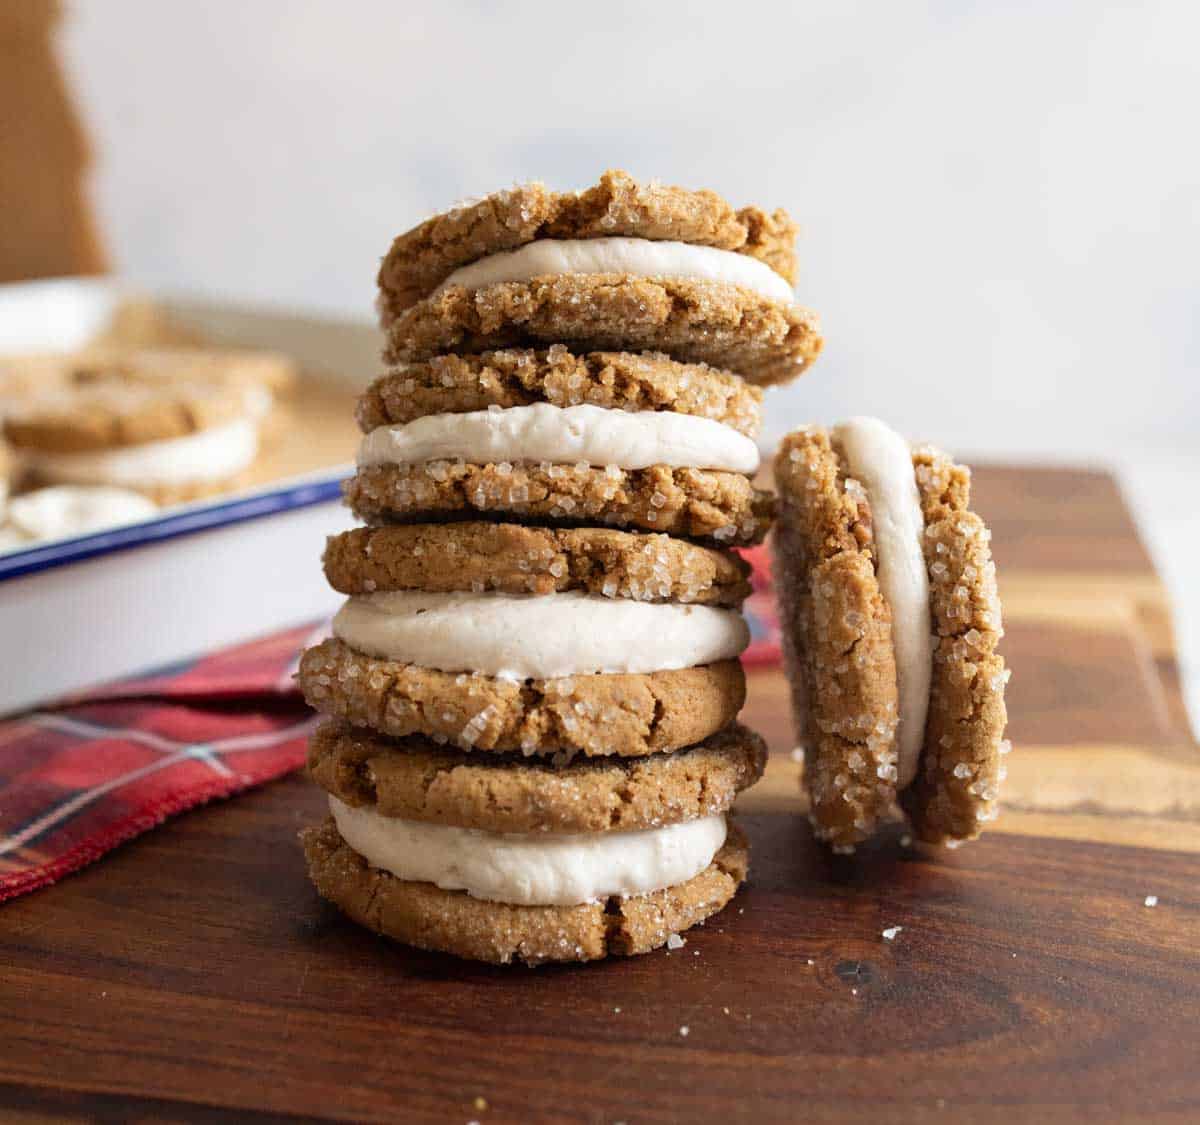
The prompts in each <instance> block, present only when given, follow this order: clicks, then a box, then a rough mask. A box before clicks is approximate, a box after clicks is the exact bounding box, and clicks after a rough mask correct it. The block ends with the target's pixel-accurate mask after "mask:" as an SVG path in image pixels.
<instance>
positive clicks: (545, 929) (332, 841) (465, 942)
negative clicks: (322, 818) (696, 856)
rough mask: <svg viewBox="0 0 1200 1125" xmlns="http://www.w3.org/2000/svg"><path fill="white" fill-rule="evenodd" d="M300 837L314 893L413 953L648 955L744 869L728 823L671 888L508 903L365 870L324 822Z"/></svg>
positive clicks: (694, 920) (528, 957) (741, 842)
mask: <svg viewBox="0 0 1200 1125" xmlns="http://www.w3.org/2000/svg"><path fill="white" fill-rule="evenodd" d="M301 838H302V840H303V844H304V851H305V854H306V856H307V858H308V870H309V875H310V877H311V878H312V881H313V883H314V884H315V885H316V887H317V890H318V891H319V892H320V893H321V894H322V895H323V896H324V897H325V898H327V899H328V900H329V901H330V902H332V903H334V904H335V905H336V906H338V907H339V908H340V909H341V910H343V911H344V912H345V913H346V914H347V915H348V916H349V917H350V918H352V919H353V920H354V921H356V922H358V923H359V924H360V925H362V926H366V927H367V928H368V929H370V930H374V931H375V932H376V933H379V934H383V935H385V936H387V937H391V938H394V939H396V940H397V941H402V942H404V943H406V944H408V945H414V946H417V947H418V948H420V949H426V950H432V951H439V952H445V953H451V954H454V955H455V956H457V957H465V958H469V959H471V960H475V961H490V962H492V963H495V964H509V963H510V962H513V961H521V962H524V963H525V964H527V965H531V966H533V965H540V964H543V963H545V962H548V961H595V960H599V959H600V958H603V957H607V956H632V955H634V954H639V953H648V952H650V951H651V950H653V949H657V948H659V947H660V946H662V945H664V944H666V942H667V939H668V938H669V937H670V936H671V935H672V934H677V933H679V932H680V931H682V930H686V929H689V928H690V927H692V926H695V925H697V924H699V923H700V922H703V921H704V920H705V919H706V918H710V917H712V915H714V914H716V913H718V912H719V911H721V910H722V909H724V907H725V906H726V904H727V903H728V902H729V900H730V899H731V898H733V896H734V895H735V894H736V893H737V889H738V887H739V886H740V885H741V884H742V883H743V882H744V881H745V879H746V875H747V872H748V868H749V848H748V846H747V844H746V840H745V837H744V836H743V835H742V834H741V832H740V831H739V830H738V829H737V826H736V825H732V824H731V825H730V826H729V830H728V835H727V836H726V839H725V842H724V844H722V846H721V848H720V849H719V850H718V851H717V853H716V855H714V856H713V859H712V861H711V862H710V863H709V864H708V866H707V867H705V868H704V869H703V870H702V871H701V872H699V873H698V874H696V875H694V876H692V877H691V878H690V879H687V880H685V881H684V882H682V883H680V884H678V885H676V886H672V887H667V888H664V889H662V890H657V891H650V892H645V893H642V894H638V895H629V896H622V895H612V896H608V897H606V898H605V899H604V900H602V901H595V902H584V903H580V904H578V905H571V906H559V905H551V906H537V905H509V904H506V903H500V902H492V901H486V900H482V899H478V898H473V897H472V896H471V895H469V894H466V893H465V892H463V891H455V890H443V889H441V888H439V887H437V886H435V885H434V884H433V883H429V882H414V881H409V880H404V879H398V878H396V877H395V876H394V875H391V874H389V873H388V872H386V871H382V870H379V869H378V868H374V867H371V866H370V865H369V864H368V863H367V862H366V860H364V859H363V857H362V856H361V855H359V854H358V853H357V852H355V851H354V849H353V848H351V847H350V846H349V845H348V844H347V843H346V842H345V841H344V840H343V839H342V837H341V836H340V834H339V833H338V829H337V826H336V824H335V823H334V822H333V820H332V819H330V820H327V821H326V822H325V823H324V824H323V825H321V826H320V827H317V828H310V829H308V830H306V831H305V832H304V833H302V837H301Z"/></svg>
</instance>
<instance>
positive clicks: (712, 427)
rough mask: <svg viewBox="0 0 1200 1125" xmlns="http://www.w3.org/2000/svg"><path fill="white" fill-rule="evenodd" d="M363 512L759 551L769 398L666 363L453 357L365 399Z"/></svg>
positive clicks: (561, 355) (540, 355) (767, 513)
mask: <svg viewBox="0 0 1200 1125" xmlns="http://www.w3.org/2000/svg"><path fill="white" fill-rule="evenodd" d="M358 417H359V422H360V425H361V427H362V428H363V430H364V436H363V439H362V443H361V446H360V449H359V455H358V471H357V473H356V475H355V476H354V477H353V478H352V479H351V480H350V481H349V482H348V485H347V497H348V499H349V501H350V504H351V506H352V507H353V508H354V510H355V512H356V513H357V514H358V515H360V516H361V517H363V518H364V519H366V520H368V521H370V522H372V523H384V522H411V521H416V520H429V519H438V520H472V519H479V518H480V517H484V518H492V519H495V518H502V519H517V520H530V521H537V522H544V523H553V524H557V525H561V526H572V525H574V526H578V525H582V524H591V525H596V524H605V525H609V526H614V527H624V528H632V529H637V530H645V531H659V532H666V533H668V534H670V535H675V536H680V537H684V538H690V539H697V540H702V541H707V542H710V543H716V544H724V545H727V546H732V545H740V544H748V543H754V542H757V541H759V540H760V539H761V538H762V536H763V535H764V534H765V532H766V528H767V526H768V525H769V522H770V519H771V516H772V513H773V507H772V500H771V497H770V495H769V494H768V493H765V492H763V491H761V490H760V489H757V488H755V487H754V485H753V483H752V480H751V478H752V476H753V474H754V473H755V471H756V470H757V468H758V464H759V451H758V447H757V445H756V444H755V442H754V440H753V437H752V435H753V434H754V432H756V430H757V426H758V394H757V392H755V391H753V390H751V389H750V388H749V387H747V385H746V384H745V383H744V382H743V381H742V380H740V379H739V378H738V377H737V376H735V375H732V374H731V373H729V372H725V371H718V370H714V369H712V368H707V367H701V366H700V365H696V364H682V363H677V362H675V361H674V360H671V359H668V358H667V357H665V356H660V355H646V356H634V355H629V354H626V353H583V354H580V353H575V352H571V351H569V350H568V349H566V348H564V347H555V348H551V349H548V350H547V351H544V352H539V351H536V350H528V349H526V350H508V351H499V352H489V353H486V354H484V355H482V356H477V357H476V356H440V357H437V358H436V359H433V360H430V361H429V362H427V363H414V364H409V365H406V366H405V367H403V368H401V369H399V370H397V371H395V372H392V373H390V374H388V375H387V376H385V377H384V378H382V379H381V380H378V381H377V382H376V383H375V384H374V385H373V386H372V388H371V389H370V390H369V391H368V392H367V393H366V395H364V396H363V399H362V402H361V404H360V407H359V411H358Z"/></svg>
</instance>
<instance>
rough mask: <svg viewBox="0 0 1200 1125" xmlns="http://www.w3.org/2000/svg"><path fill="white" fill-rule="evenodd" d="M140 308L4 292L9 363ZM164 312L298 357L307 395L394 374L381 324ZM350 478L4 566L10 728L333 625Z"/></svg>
mask: <svg viewBox="0 0 1200 1125" xmlns="http://www.w3.org/2000/svg"><path fill="white" fill-rule="evenodd" d="M126 295H128V289H127V287H125V286H124V285H122V284H121V283H120V282H116V281H112V280H108V279H62V280H54V281H46V282H32V283H28V284H19V285H3V286H0V353H13V352H29V351H39V350H60V349H61V350H69V349H72V348H75V347H79V346H81V345H83V344H84V343H86V342H87V340H88V339H90V338H91V337H92V336H93V335H94V334H95V333H96V331H97V330H99V329H100V328H101V327H102V326H103V325H104V324H105V323H106V322H107V321H108V320H109V318H110V317H111V315H112V313H113V311H114V309H115V308H116V307H117V305H118V303H119V302H120V301H121V300H122V298H123V297H125V296H126ZM154 300H155V304H156V305H161V306H162V307H163V309H164V310H165V311H166V312H167V313H168V314H169V315H170V317H171V320H172V322H174V323H177V324H179V325H183V326H186V327H188V328H189V329H192V330H195V331H197V332H199V333H200V334H202V335H203V336H204V337H205V339H206V340H211V341H212V342H213V343H223V344H227V345H230V346H236V345H242V346H251V347H263V348H272V349H278V350H280V351H284V352H287V353H288V354H290V355H291V356H293V357H294V358H295V359H296V360H297V361H298V362H299V365H300V372H301V379H306V378H308V379H316V378H320V379H324V380H327V381H329V380H341V381H343V382H348V383H350V384H352V385H353V386H354V387H355V388H357V387H361V386H364V385H365V384H366V382H367V381H368V379H369V378H370V377H371V376H372V374H373V373H374V372H375V370H376V368H377V366H378V355H379V338H378V334H377V330H376V329H375V328H374V327H373V326H372V325H371V324H370V323H369V322H365V321H364V322H361V323H353V322H345V321H334V320H329V319H322V318H314V317H308V316H299V315H290V314H286V313H280V312H264V311H256V310H253V309H246V308H244V307H232V306H227V305H222V304H220V303H217V302H207V301H195V300H179V299H172V298H162V299H161V300H160V299H159V298H157V297H156V298H154ZM347 452H350V451H347ZM349 472H350V466H349V465H348V464H346V463H345V462H342V463H339V464H334V465H330V466H329V467H328V468H325V469H321V470H319V471H317V472H310V473H307V474H305V475H303V476H299V477H292V478H290V479H286V480H281V481H279V482H278V483H274V484H269V485H265V486H260V487H257V488H255V489H253V490H249V491H246V492H243V493H238V494H233V495H229V496H222V497H220V498H219V499H217V500H214V501H211V502H202V503H196V504H189V505H186V506H183V507H177V508H172V509H168V510H164V511H163V512H162V513H161V514H159V515H157V516H156V517H155V518H153V519H149V520H146V521H144V522H141V523H137V524H131V525H128V526H125V527H120V528H116V529H113V530H110V531H105V532H100V533H97V534H91V535H86V536H80V537H77V538H73V539H63V540H58V541H55V542H50V543H38V544H33V545H31V546H30V547H28V548H23V549H21V550H17V551H9V552H5V553H0V713H6V712H11V711H14V710H18V709H20V708H23V707H27V706H30V705H32V704H35V703H40V702H43V701H46V700H51V699H54V698H56V697H59V696H61V695H63V694H65V693H67V692H73V691H76V690H78V689H80V688H84V687H86V686H88V685H90V684H95V683H101V682H104V681H107V680H112V679H116V678H119V677H122V676H126V675H129V674H131V673H135V672H141V671H145V670H147V669H150V668H153V667H156V666H159V665H163V664H169V663H173V662H175V661H179V660H183V659H186V658H188V657H192V656H195V655H198V654H200V653H202V652H205V651H207V650H209V649H212V648H214V647H217V646H220V645H225V644H230V643H233V642H236V641H240V640H245V639H248V638H251V637H254V636H257V635H261V634H263V633H266V632H270V631H271V630H274V629H277V628H283V627H285V626H289V625H295V624H298V623H300V622H303V621H305V620H309V619H315V618H318V617H320V616H322V615H325V614H328V613H330V612H332V610H333V609H334V608H335V607H336V605H337V603H338V601H339V598H338V596H337V595H336V594H335V593H334V592H333V591H332V590H330V589H329V587H328V586H327V585H326V584H325V581H324V578H323V576H322V573H321V567H320V555H321V550H322V547H323V545H324V540H325V536H326V535H328V534H331V533H333V532H337V531H341V530H343V529H345V528H346V527H349V526H350V525H351V524H352V523H353V519H352V517H351V516H350V513H349V512H348V511H347V510H346V509H345V508H344V507H343V506H342V504H341V490H340V483H341V481H342V480H343V479H344V478H345V477H346V476H347V475H348V473H349Z"/></svg>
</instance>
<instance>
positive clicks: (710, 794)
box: [303, 723, 766, 965]
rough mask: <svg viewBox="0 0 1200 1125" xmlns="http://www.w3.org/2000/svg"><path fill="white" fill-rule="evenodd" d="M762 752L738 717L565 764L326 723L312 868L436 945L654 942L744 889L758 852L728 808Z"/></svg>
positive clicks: (618, 949)
mask: <svg viewBox="0 0 1200 1125" xmlns="http://www.w3.org/2000/svg"><path fill="white" fill-rule="evenodd" d="M765 761H766V749H765V746H764V744H763V742H762V740H761V739H759V738H758V737H757V736H756V735H754V734H753V733H752V732H750V731H748V730H746V729H745V728H743V727H740V726H737V725H736V724H735V725H732V726H730V727H728V728H727V729H725V730H724V731H722V732H720V733H719V734H717V735H716V736H714V737H712V738H710V739H708V740H706V741H705V742H704V743H702V744H700V745H698V746H695V747H693V748H691V749H689V750H685V751H681V752H680V753H679V754H675V755H656V756H654V757H653V758H648V759H643V760H639V761H638V762H635V763H620V762H611V761H606V762H582V761H580V762H574V763H572V764H571V765H569V766H560V767H557V768H555V767H551V766H549V765H546V764H541V763H530V762H526V761H523V760H520V759H504V758H483V759H480V758H478V757H476V756H473V755H467V754H463V753H456V752H451V751H448V750H445V749H442V748H439V747H437V746H435V745H430V744H429V743H427V742H425V741H423V740H407V741H404V742H397V741H394V740H388V739H382V738H380V737H378V736H377V735H373V734H367V733H364V732H362V731H356V730H354V729H352V728H350V727H347V726H345V725H342V724H337V723H332V724H327V725H326V726H324V727H323V728H321V729H320V730H319V731H318V732H317V734H316V735H315V736H314V738H313V740H312V743H311V746H310V752H309V769H310V773H311V775H312V777H313V779H314V780H315V781H316V782H317V783H318V784H319V785H320V786H322V788H324V789H325V790H326V791H327V792H328V794H329V805H330V817H329V819H328V820H326V821H325V823H324V824H323V825H321V826H319V827H316V828H312V829H309V830H307V831H306V832H305V833H304V834H303V840H304V847H305V851H306V853H307V856H308V862H309V873H310V875H311V877H312V879H313V882H314V883H315V884H316V886H317V889H318V890H319V891H320V893H321V894H322V895H323V896H325V897H326V898H327V899H329V900H330V901H331V902H333V903H335V904H336V905H337V906H339V907H340V908H341V909H342V910H344V911H345V912H346V913H347V914H349V915H350V916H351V917H352V918H354V919H355V921H358V922H360V923H361V924H363V925H365V926H368V927H370V928H371V929H374V930H376V931H377V932H379V933H381V934H385V935H387V936H389V937H392V938H395V939H397V940H399V941H403V942H406V943H408V944H411V945H416V946H419V947H421V948H424V949H430V950H440V951H444V952H448V953H453V954H456V955H458V956H460V957H469V958H473V959H477V960H483V961H491V962H497V963H507V962H510V961H513V960H519V961H524V962H526V963H528V964H530V965H536V964H540V963H542V962H545V961H590V960H596V959H598V958H601V957H605V956H608V955H611V954H626V955H628V954H635V953H644V952H647V951H649V950H651V949H654V948H656V947H658V946H660V945H662V944H664V943H665V942H666V941H667V938H668V937H669V936H670V935H671V934H673V933H678V932H680V931H681V930H685V929H687V928H689V927H690V926H693V925H696V924H697V923H699V922H702V921H704V920H705V919H706V918H708V917H710V916H711V915H713V914H715V913H716V912H718V911H719V910H721V909H722V908H723V907H724V906H725V905H726V903H727V902H728V901H729V899H730V898H732V896H733V895H734V894H735V893H736V891H737V888H738V886H739V885H740V883H741V882H742V881H743V880H744V878H745V876H746V870H747V861H748V852H747V846H746V843H745V840H744V838H742V836H741V834H740V833H739V832H738V831H737V829H736V828H734V827H733V826H732V825H731V824H730V823H729V820H728V812H729V809H730V806H731V805H732V803H733V800H734V798H735V797H736V795H737V793H738V792H739V791H740V790H741V789H743V788H745V787H746V786H748V785H751V784H753V783H754V782H755V781H756V780H757V779H758V778H759V777H760V776H761V774H762V770H763V767H764V765H765Z"/></svg>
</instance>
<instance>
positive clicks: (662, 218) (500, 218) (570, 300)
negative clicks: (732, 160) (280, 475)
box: [379, 172, 821, 385]
mask: <svg viewBox="0 0 1200 1125" xmlns="http://www.w3.org/2000/svg"><path fill="white" fill-rule="evenodd" d="M795 234H796V228H795V225H794V224H793V223H792V221H791V219H790V218H789V217H788V216H787V213H786V212H784V211H776V212H774V213H772V214H767V213H766V212H764V211H761V210H759V209H757V208H746V209H744V210H742V211H735V210H734V209H733V208H732V207H730V205H729V204H728V203H726V202H725V201H724V200H722V199H721V198H720V197H719V196H717V195H716V194H715V193H713V192H708V191H701V192H696V191H688V190H686V189H683V188H675V187H664V186H662V185H660V184H657V183H639V182H638V181H636V180H634V179H633V178H632V177H630V176H628V175H627V174H626V173H623V172H607V173H605V175H604V177H603V178H602V179H601V181H600V183H599V184H598V185H597V186H595V187H593V188H589V189H587V190H585V191H582V192H576V193H569V194H564V193H556V192H550V191H547V190H546V188H545V187H543V186H542V185H540V184H530V185H525V186H522V187H518V188H514V189H511V190H508V191H502V192H498V193H496V194H494V195H491V196H488V197H487V198H486V199H483V200H480V201H478V202H476V203H473V204H470V205H468V206H464V207H460V208H456V209H454V210H453V211H450V212H448V213H446V214H442V215H438V216H435V217H434V218H432V219H430V220H428V221H426V222H425V223H422V224H421V225H420V226H418V227H416V228H414V229H413V230H411V231H409V232H407V233H406V234H403V235H401V236H400V237H399V238H397V239H396V240H395V242H394V243H393V245H392V248H391V250H390V251H389V253H388V255H387V257H386V258H385V259H384V262H383V266H382V268H381V269H380V273H379V285H380V313H381V318H382V321H383V326H384V329H385V331H386V332H387V334H388V347H387V351H386V353H385V355H386V357H387V358H388V359H389V360H390V361H392V362H395V363H404V362H410V361H422V360H427V359H429V358H430V357H432V356H435V355H438V354H441V353H445V352H479V351H484V350H486V349H489V348H505V347H511V346H534V347H537V346H540V345H544V344H547V343H570V344H572V345H573V346H576V347H577V348H580V349H582V350H591V349H602V350H603V349H607V350H619V351H626V352H639V351H643V350H651V351H657V352H665V353H667V354H669V355H671V356H672V357H673V358H675V359H677V360H682V361H686V362H704V363H710V364H713V365H715V366H718V367H724V368H730V369H733V370H736V371H738V372H739V373H740V374H741V375H743V376H744V377H745V378H747V379H748V380H750V381H751V382H754V383H759V384H762V385H767V384H772V383H780V382H785V381H787V380H788V379H792V378H794V377H796V376H797V375H799V374H800V373H801V372H803V371H804V370H805V368H806V367H807V366H808V365H809V364H810V363H811V362H812V360H813V359H815V358H816V355H817V353H818V352H819V351H820V348H821V335H820V328H819V325H818V323H817V320H816V317H815V316H814V315H813V314H812V313H811V312H809V311H808V310H806V309H803V308H801V307H800V306H798V305H796V304H795V303H794V297H793V292H792V285H793V283H794V281H795V272H796V271H795V257H794V250H793V245H794V240H795Z"/></svg>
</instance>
